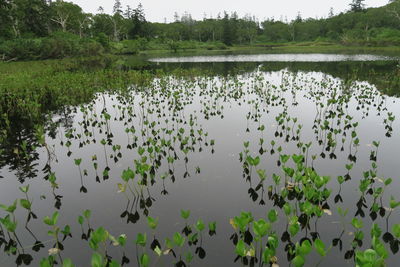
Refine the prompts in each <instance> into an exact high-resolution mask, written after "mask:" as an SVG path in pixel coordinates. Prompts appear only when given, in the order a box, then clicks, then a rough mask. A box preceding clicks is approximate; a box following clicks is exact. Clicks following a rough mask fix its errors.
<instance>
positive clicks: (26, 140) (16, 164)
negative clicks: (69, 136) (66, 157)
mask: <svg viewBox="0 0 400 267" xmlns="http://www.w3.org/2000/svg"><path fill="white" fill-rule="evenodd" d="M74 109H75V108H70V107H65V108H64V109H62V110H61V111H59V112H58V113H57V115H58V116H59V118H58V120H56V121H54V122H53V121H51V120H47V121H46V122H41V124H45V129H46V135H48V136H49V137H50V138H53V139H55V138H56V136H57V130H58V127H59V126H63V127H65V128H66V129H70V128H72V126H73V125H72V124H73V110H74ZM44 120H45V119H44ZM38 147H40V144H39V143H38V140H37V136H36V133H35V125H33V124H32V123H31V122H27V121H23V120H20V119H19V118H11V120H10V124H9V125H8V130H7V131H6V132H5V133H4V134H3V136H2V139H1V145H0V152H1V153H0V169H3V168H4V167H7V166H8V168H9V170H10V171H11V172H14V173H15V175H16V176H17V178H18V180H19V182H21V183H24V181H25V180H26V179H28V178H29V179H31V178H34V177H36V176H37V173H38V168H37V166H38V163H37V161H38V159H39V153H38V150H37V148H38ZM48 157H49V158H51V155H48Z"/></svg>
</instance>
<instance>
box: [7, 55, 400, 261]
mask: <svg viewBox="0 0 400 267" xmlns="http://www.w3.org/2000/svg"><path fill="white" fill-rule="evenodd" d="M281 56H282V55H281ZM296 56H297V57H299V56H298V55H286V57H288V58H292V59H293V58H294V57H296ZM278 57H279V56H278ZM303 57H304V55H303ZM314 57H317V56H315V55H314ZM331 57H333V58H335V56H334V55H332V56H331ZM229 58H231V57H227V58H225V59H229ZM242 58H244V60H242V62H235V61H234V60H218V61H219V62H213V58H212V57H211V58H208V60H207V62H203V63H193V62H187V61H188V60H183V61H185V62H176V61H179V60H176V59H168V58H163V59H153V60H152V61H155V62H158V63H149V62H142V63H141V64H138V60H137V58H131V59H126V58H122V59H121V58H103V59H98V58H84V59H70V60H63V61H42V62H34V63H32V62H28V63H25V62H15V63H8V64H2V65H0V68H1V70H2V72H1V77H0V79H1V82H0V94H1V99H0V100H1V105H0V108H1V114H2V117H1V121H0V122H1V126H2V127H1V129H2V131H1V135H0V137H1V147H0V166H1V169H0V178H1V179H0V183H1V188H2V190H1V192H2V193H1V195H0V203H1V205H0V208H1V210H0V248H1V250H2V251H1V257H0V265H2V266H13V265H17V266H20V265H33V266H38V265H40V266H43V267H44V266H88V265H92V266H121V265H126V266H143V267H145V266H171V265H176V266H223V265H235V264H236V265H238V266H240V265H245V266H271V265H272V266H276V265H279V266H289V264H291V266H322V265H323V266H337V265H339V264H342V265H343V264H345V265H348V266H355V265H357V266H396V264H397V263H398V254H397V253H398V250H399V244H400V225H399V224H398V222H399V219H400V216H399V210H398V209H399V207H400V196H399V194H398V189H397V188H398V186H399V181H398V172H399V167H398V158H397V152H398V150H399V149H400V147H399V146H400V137H399V130H400V129H399V127H400V125H399V122H398V114H399V111H400V110H399V99H398V95H399V93H400V91H399V78H398V77H399V66H398V62H397V61H396V60H394V59H392V58H390V57H387V58H382V57H381V58H379V57H378V58H375V59H379V60H378V61H373V60H371V61H347V60H344V61H343V60H340V58H341V57H340V56H336V59H337V60H333V62H324V60H319V61H317V60H314V62H304V60H299V62H294V60H289V61H291V62H282V61H281V62H255V60H251V56H248V58H247V60H246V56H242ZM267 58H268V56H267ZM272 58H276V55H275V57H274V56H272ZM300 58H301V56H300ZM310 58H313V57H310ZM365 58H366V57H361V58H360V57H359V58H356V60H365ZM367 58H372V57H367ZM264 60H265V59H264ZM353 60H355V59H354V58H353ZM181 61H182V60H181ZM228 61H230V62H228ZM251 61H253V62H251ZM310 61H313V60H310ZM132 62H133V63H132ZM171 62H175V63H171Z"/></svg>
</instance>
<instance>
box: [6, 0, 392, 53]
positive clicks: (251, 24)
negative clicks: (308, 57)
mask: <svg viewBox="0 0 400 267" xmlns="http://www.w3.org/2000/svg"><path fill="white" fill-rule="evenodd" d="M363 2H364V0H352V2H351V3H350V4H349V10H348V11H346V12H342V13H340V14H337V15H334V13H333V10H331V11H330V14H329V17H327V18H307V19H303V18H302V16H301V14H300V13H299V14H298V16H297V17H296V18H295V19H293V20H291V21H287V20H275V19H273V18H271V19H266V20H265V21H259V20H257V18H255V17H253V16H250V15H246V16H244V17H239V15H238V14H237V13H236V12H234V13H231V14H228V13H227V12H224V13H223V14H220V15H218V16H217V17H216V18H207V17H204V19H202V20H195V19H193V18H192V16H191V15H190V14H189V13H184V14H182V15H179V14H175V16H174V21H173V22H170V23H156V22H149V21H147V20H146V16H145V12H144V9H143V6H142V5H141V4H139V5H138V6H137V7H134V8H132V7H130V6H126V7H123V6H122V4H121V2H120V0H115V2H114V6H113V12H112V14H106V13H104V9H103V8H102V7H99V9H98V12H97V14H90V13H85V12H84V11H83V10H82V8H81V7H79V6H78V5H76V4H74V3H71V2H66V1H62V0H56V1H52V0H0V25H1V27H0V54H3V55H5V54H10V53H11V52H14V54H18V53H22V52H23V51H19V50H23V47H25V46H26V45H27V44H26V42H28V43H29V45H30V46H32V47H34V48H35V49H36V50H39V52H40V53H43V52H44V51H40V50H46V51H50V52H51V51H53V52H54V55H51V54H50V55H45V56H42V57H62V56H65V55H68V54H74V53H95V52H99V51H100V50H109V49H111V48H113V47H114V46H115V47H116V48H117V50H118V47H120V49H123V48H121V46H118V45H115V43H120V42H122V43H124V42H125V44H126V43H128V42H127V41H126V40H135V42H134V46H135V48H136V49H145V48H146V47H148V44H149V42H152V43H153V45H154V44H159V45H163V44H164V45H167V46H168V47H170V48H171V49H174V50H176V49H177V47H174V45H175V46H176V45H177V43H179V42H185V41H186V42H187V41H196V42H201V43H204V42H209V43H216V42H218V43H221V44H224V45H227V46H230V45H244V44H256V43H259V44H260V43H286V42H310V41H312V42H313V41H327V42H340V43H343V44H360V45H363V44H369V45H398V44H400V0H390V1H389V3H388V4H387V5H386V6H383V7H380V8H368V9H366V8H365V6H364V4H363ZM10 46H13V47H10ZM56 48H58V50H61V52H60V51H58V50H57V49H56ZM12 50H16V51H12ZM81 50H83V51H81ZM39 52H38V51H28V52H27V53H28V54H29V53H30V54H37V53H39Z"/></svg>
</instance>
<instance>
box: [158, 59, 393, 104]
mask: <svg viewBox="0 0 400 267" xmlns="http://www.w3.org/2000/svg"><path fill="white" fill-rule="evenodd" d="M396 64H397V63H396V62H394V61H386V62H384V61H380V62H264V63H263V62H213V63H209V62H208V63H187V62H186V63H159V64H158V65H157V66H154V68H162V69H163V70H166V71H167V72H172V71H174V70H178V69H182V68H183V69H190V68H192V69H196V70H198V71H199V72H202V73H204V74H210V75H236V74H244V73H250V72H253V71H255V70H257V68H258V67H259V66H260V65H261V66H262V67H261V68H260V71H265V72H275V71H281V70H284V69H287V70H288V71H291V72H294V73H296V72H300V71H305V72H322V73H324V74H328V75H331V76H333V77H336V78H340V79H343V80H344V81H350V80H361V81H367V82H369V83H370V84H372V85H375V86H376V87H377V89H378V90H379V91H381V92H382V93H384V94H387V95H390V96H393V95H399V94H400V81H399V78H398V74H397V72H398V69H397V67H396Z"/></svg>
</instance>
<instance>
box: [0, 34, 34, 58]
mask: <svg viewBox="0 0 400 267" xmlns="http://www.w3.org/2000/svg"><path fill="white" fill-rule="evenodd" d="M0 55H3V56H4V58H5V59H6V60H12V59H15V60H27V59H36V58H38V57H40V40H39V39H22V38H19V39H14V40H8V41H5V42H3V43H1V44H0Z"/></svg>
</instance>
